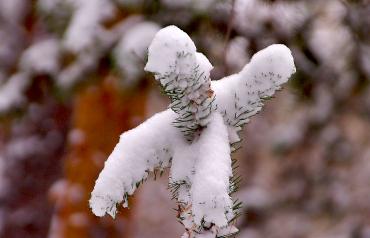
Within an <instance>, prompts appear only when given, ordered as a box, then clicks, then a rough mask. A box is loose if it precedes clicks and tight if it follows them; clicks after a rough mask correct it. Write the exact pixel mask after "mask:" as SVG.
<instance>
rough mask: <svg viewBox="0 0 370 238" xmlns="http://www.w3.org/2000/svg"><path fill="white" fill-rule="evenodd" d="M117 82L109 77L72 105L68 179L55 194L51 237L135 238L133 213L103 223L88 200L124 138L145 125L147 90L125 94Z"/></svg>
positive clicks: (66, 166)
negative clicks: (127, 133)
mask: <svg viewBox="0 0 370 238" xmlns="http://www.w3.org/2000/svg"><path fill="white" fill-rule="evenodd" d="M117 81H118V80H117V79H116V78H115V77H113V76H106V77H105V79H104V80H103V81H102V82H100V83H99V84H98V85H94V86H89V87H86V88H85V89H83V91H82V92H81V93H79V95H78V96H77V97H76V100H75V101H74V103H73V116H72V128H71V130H70V134H69V141H68V149H67V153H66V157H65V168H64V169H65V179H63V180H61V181H59V182H57V183H56V184H55V185H54V186H53V188H52V189H51V192H50V194H51V198H52V199H53V200H54V201H55V202H56V211H55V215H54V218H53V221H52V225H51V229H50V233H49V237H50V238H57V237H61V238H62V237H68V238H90V237H109V238H118V237H120V238H122V237H131V235H130V232H131V231H130V228H129V227H130V225H129V224H128V223H129V222H130V217H131V212H130V211H129V210H127V209H125V210H123V208H121V209H120V210H121V213H119V214H118V216H117V217H116V219H115V220H113V219H112V218H111V217H108V216H106V217H103V218H98V217H95V216H94V215H93V214H92V212H91V211H90V208H89V204H88V200H89V198H90V192H91V191H92V189H93V186H94V181H95V180H96V178H97V176H98V174H99V172H100V171H101V169H102V167H103V165H104V161H105V160H106V159H107V157H108V155H109V154H110V153H111V151H112V149H113V148H114V146H115V144H116V143H117V142H118V139H119V135H120V134H121V133H122V132H123V131H126V130H128V129H130V128H132V127H134V126H136V123H135V121H136V122H138V121H141V120H143V118H144V114H145V103H146V94H147V91H148V90H146V89H142V88H140V90H132V91H128V90H127V91H126V92H124V93H123V92H122V90H121V91H120V90H119V89H118V88H119V86H117Z"/></svg>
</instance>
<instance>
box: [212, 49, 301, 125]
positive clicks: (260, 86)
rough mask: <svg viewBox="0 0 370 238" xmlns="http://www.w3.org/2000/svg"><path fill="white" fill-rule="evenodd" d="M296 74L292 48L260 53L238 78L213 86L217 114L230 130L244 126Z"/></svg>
mask: <svg viewBox="0 0 370 238" xmlns="http://www.w3.org/2000/svg"><path fill="white" fill-rule="evenodd" d="M294 72H295V66H294V61H293V56H292V54H291V52H290V50H289V48H287V47H286V46H284V45H271V46H269V47H267V48H265V49H263V50H261V51H259V52H258V53H256V54H255V55H254V56H253V57H252V59H251V61H250V63H249V64H247V65H246V66H245V67H244V68H243V69H242V71H241V72H239V73H238V74H233V75H231V76H228V77H226V78H223V79H221V80H219V81H213V82H212V89H213V90H214V91H215V94H216V101H215V103H216V104H217V110H218V111H219V112H220V113H222V114H223V116H224V120H225V121H226V123H227V124H229V125H230V126H233V127H235V128H237V127H239V126H242V125H243V124H245V123H247V122H249V120H250V119H249V118H250V117H251V116H253V115H255V114H256V113H258V112H259V111H260V110H261V109H262V106H263V100H264V99H268V98H269V97H271V96H272V95H273V94H274V92H275V91H276V90H278V89H280V86H281V85H282V84H283V83H285V82H286V81H288V79H289V77H290V76H291V75H292V74H293V73H294Z"/></svg>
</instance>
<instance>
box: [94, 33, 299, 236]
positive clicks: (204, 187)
mask: <svg viewBox="0 0 370 238" xmlns="http://www.w3.org/2000/svg"><path fill="white" fill-rule="evenodd" d="M148 54H149V55H148V62H147V64H146V66H145V70H147V71H149V72H152V73H153V74H154V77H155V79H156V80H158V81H159V83H160V85H161V86H162V88H163V91H164V93H165V94H166V95H168V96H169V97H170V99H171V104H170V106H169V107H170V109H168V110H167V111H164V112H162V113H159V114H157V115H155V116H154V117H152V118H150V119H149V120H148V121H147V122H144V123H143V124H141V125H140V126H139V127H137V128H135V129H132V130H130V131H128V132H126V133H123V134H122V135H121V138H120V142H119V143H118V144H117V145H116V147H115V149H114V151H113V152H112V154H111V155H110V157H109V158H108V160H107V162H106V163H105V167H104V169H103V171H102V172H101V173H100V175H99V178H98V179H97V181H96V184H95V188H94V190H93V192H92V194H91V199H90V207H91V209H92V211H93V212H94V214H96V215H97V216H103V215H105V214H106V213H108V214H110V215H111V216H112V217H115V215H116V213H117V205H118V204H120V203H123V206H124V207H127V206H128V204H127V203H128V196H129V195H132V194H133V192H134V191H135V190H136V188H138V187H139V185H140V184H141V183H143V182H144V181H145V180H146V179H147V177H148V175H149V172H153V171H154V170H160V171H163V169H164V168H166V167H171V173H170V184H171V185H170V187H171V188H172V190H173V191H174V198H176V199H177V200H178V206H179V210H178V212H179V215H178V220H179V221H180V222H181V223H182V224H183V225H184V226H185V228H186V232H185V233H184V235H183V237H189V238H191V237H203V236H205V235H207V234H208V235H207V237H208V236H209V237H219V236H232V235H234V233H236V232H237V231H238V230H237V229H236V228H235V226H234V224H233V223H232V222H233V220H235V216H236V215H237V214H235V213H236V212H237V209H236V207H238V206H239V205H237V204H236V203H235V202H233V201H232V199H231V197H230V194H231V193H233V192H234V191H235V190H236V188H235V186H237V185H236V184H234V183H233V181H235V180H234V179H233V173H232V161H231V157H230V153H231V150H232V149H234V147H233V146H232V145H233V144H235V143H237V142H239V140H240V139H239V137H238V135H237V132H238V131H240V129H241V128H242V126H243V125H244V124H245V123H247V122H248V121H249V120H250V119H249V118H250V117H251V116H253V115H255V114H256V113H257V112H259V111H260V110H261V108H262V106H263V100H266V99H267V98H269V97H271V96H272V95H273V94H274V92H275V91H276V90H277V89H280V87H281V85H282V84H284V83H285V82H286V81H287V80H288V79H289V78H290V76H291V75H292V74H293V73H295V71H296V69H295V66H294V62H293V57H292V55H291V52H290V50H289V49H288V48H287V47H286V46H284V45H272V46H269V47H267V48H266V49H264V50H261V51H260V52H258V53H256V54H255V55H254V56H253V57H252V59H251V62H250V63H249V64H247V65H246V66H245V67H244V68H243V69H242V71H241V72H240V73H238V74H234V75H232V76H229V77H226V78H225V79H222V80H219V81H217V82H215V83H214V84H212V85H211V80H210V70H211V69H212V65H211V64H210V62H209V61H208V59H207V58H206V57H205V56H204V55H203V54H201V53H198V52H196V47H195V45H194V43H193V41H192V40H191V39H190V37H189V36H188V35H187V34H186V33H185V32H183V31H182V30H180V29H179V28H177V27H175V26H168V27H165V28H163V29H161V30H160V31H159V32H158V33H157V34H156V35H155V37H154V39H153V41H152V43H151V44H150V46H149V53H148ZM215 99H216V100H215ZM180 132H181V133H180ZM230 145H231V146H230Z"/></svg>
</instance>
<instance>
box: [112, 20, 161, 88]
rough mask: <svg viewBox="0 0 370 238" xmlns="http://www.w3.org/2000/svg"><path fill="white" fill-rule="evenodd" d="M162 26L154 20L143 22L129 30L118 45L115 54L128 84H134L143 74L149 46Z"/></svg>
mask: <svg viewBox="0 0 370 238" xmlns="http://www.w3.org/2000/svg"><path fill="white" fill-rule="evenodd" d="M159 29H160V27H159V26H158V25H157V24H156V23H153V22H142V23H138V24H137V25H135V27H132V28H131V29H130V30H128V31H127V32H126V33H125V34H124V35H123V37H122V38H121V40H120V42H119V43H118V45H117V47H116V48H115V49H114V52H113V53H114V56H115V59H116V61H117V66H118V67H119V69H120V71H121V72H122V74H123V80H124V82H125V83H126V84H128V85H132V84H134V82H135V81H136V80H138V79H140V78H141V77H142V76H143V73H144V72H143V69H142V66H143V65H144V64H145V63H144V62H145V60H146V56H147V53H148V47H149V44H150V42H151V41H152V40H153V37H154V35H155V34H156V33H157V32H158V31H159Z"/></svg>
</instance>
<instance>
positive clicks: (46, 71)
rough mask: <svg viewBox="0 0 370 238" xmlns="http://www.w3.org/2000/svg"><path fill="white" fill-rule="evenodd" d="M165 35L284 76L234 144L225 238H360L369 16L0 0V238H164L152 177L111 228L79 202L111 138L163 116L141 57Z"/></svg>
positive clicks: (361, 10)
mask: <svg viewBox="0 0 370 238" xmlns="http://www.w3.org/2000/svg"><path fill="white" fill-rule="evenodd" d="M169 24H175V25H177V26H179V27H180V28H182V29H183V30H184V31H186V32H187V33H188V34H189V35H190V36H191V37H192V39H193V40H194V41H195V43H196V45H197V47H198V50H199V51H200V52H203V53H204V54H205V55H207V56H208V58H209V60H210V61H211V62H212V64H213V65H214V70H213V71H212V79H214V80H217V79H220V78H222V77H223V76H225V75H228V74H231V73H234V72H238V71H239V70H240V69H241V68H242V67H243V66H244V65H245V64H246V63H247V62H248V61H249V59H250V57H251V56H252V55H253V54H254V53H255V52H257V51H258V50H260V49H262V48H264V47H265V46H267V45H269V44H272V43H284V44H286V45H287V46H288V47H290V49H292V52H293V55H294V58H295V63H296V66H297V69H298V71H297V73H296V74H295V75H294V77H293V78H292V79H291V80H290V82H289V83H288V84H287V85H286V86H285V87H284V89H283V90H282V91H281V92H279V93H277V95H276V97H275V98H274V99H273V100H271V101H270V102H268V103H267V105H266V106H265V108H264V110H263V112H262V113H260V114H259V115H257V116H255V117H254V118H253V120H252V122H251V123H250V124H248V125H247V126H246V127H245V129H244V132H245V133H244V139H245V140H244V142H243V147H242V149H241V150H239V151H238V152H237V153H236V154H234V156H235V157H236V158H237V159H238V160H239V163H240V168H239V174H240V175H242V177H243V183H242V186H241V189H240V192H238V194H237V195H236V196H238V197H239V198H240V199H241V200H242V201H243V202H244V208H243V209H244V210H243V215H242V216H241V217H240V218H239V220H238V226H239V228H240V230H241V232H240V234H239V237H240V238H263V237H269V238H301V237H302V238H304V237H309V238H331V237H333V238H334V237H335V238H342V237H343V238H369V237H370V86H369V83H370V81H369V78H370V77H369V76H370V1H368V0H362V1H361V0H357V1H355V0H353V1H349V0H347V1H345V0H342V1H340V0H325V1H324V0H297V1H288V0H285V1H283V0H275V1H272V0H271V1H263V0H235V1H233V0H230V1H227V0H1V1H0V114H1V115H0V237H2V238H18V237H19V238H28V237H29V238H43V237H49V238H88V237H89V238H90V237H91V238H126V237H130V238H131V237H134V238H147V237H148V238H149V237H162V238H167V237H168V238H173V237H179V236H180V234H182V232H183V230H182V227H181V225H180V224H178V223H177V222H176V220H175V211H173V210H172V208H173V207H174V206H175V204H174V202H173V201H170V195H169V192H168V190H167V175H164V176H163V177H162V178H159V179H157V180H156V181H149V182H147V183H146V184H145V185H144V186H142V187H141V188H140V189H139V190H138V192H137V193H136V195H135V196H134V197H133V198H132V199H131V201H130V202H131V209H129V210H124V209H122V210H121V212H120V214H119V216H118V218H116V220H113V219H111V218H110V217H104V218H100V219H98V218H96V217H94V216H93V215H92V213H91V212H90V210H89V208H88V199H89V194H90V192H91V190H92V187H93V184H94V181H95V179H96V177H97V175H98V173H99V171H100V170H101V169H102V166H103V163H104V161H105V159H106V158H107V155H108V154H109V153H110V152H111V150H112V148H113V147H114V145H115V144H116V143H117V141H118V136H119V134H120V133H122V132H123V131H125V130H128V129H130V128H133V127H135V126H137V125H138V124H140V123H141V122H142V121H143V120H145V119H146V118H148V117H149V116H151V115H153V114H154V113H155V112H158V111H161V110H163V109H165V108H166V106H167V103H168V99H167V98H165V97H164V96H162V95H161V94H160V92H159V91H160V90H159V87H158V85H156V83H155V82H154V80H153V78H152V76H151V75H148V74H145V73H144V71H143V66H144V65H145V62H146V48H147V46H148V44H149V43H150V41H151V39H152V37H153V35H154V34H155V32H156V31H157V30H158V29H160V28H161V27H163V26H166V25H169Z"/></svg>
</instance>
